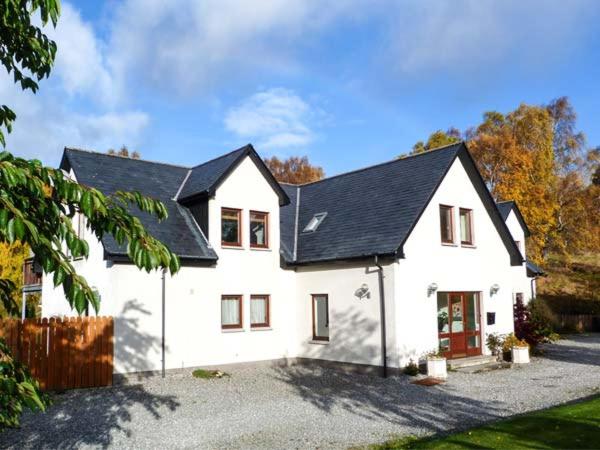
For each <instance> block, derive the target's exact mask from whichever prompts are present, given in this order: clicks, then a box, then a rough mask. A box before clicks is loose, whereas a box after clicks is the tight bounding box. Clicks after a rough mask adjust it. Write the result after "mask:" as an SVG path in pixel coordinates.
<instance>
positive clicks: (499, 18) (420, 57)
mask: <svg viewBox="0 0 600 450" xmlns="http://www.w3.org/2000/svg"><path fill="white" fill-rule="evenodd" d="M597 12H598V11H597V8H595V7H594V5H593V2H590V1H588V0H577V1H570V2H560V1H539V0H538V1H521V0H518V1H517V0H511V1H509V0H507V1H498V2H496V1H481V0H455V1H452V2H434V1H421V2H406V3H403V4H402V5H401V6H400V5H398V4H397V5H396V7H395V8H393V10H392V11H390V12H388V14H389V15H390V17H391V19H390V20H388V25H389V28H388V45H387V46H386V49H385V53H386V60H387V61H388V62H390V61H391V66H392V67H395V68H396V69H397V70H399V71H400V72H404V73H412V74H417V75H423V73H426V72H428V71H433V70H449V71H451V72H461V73H469V72H471V71H473V70H475V71H477V72H479V71H482V70H483V71H486V70H488V71H489V70H492V71H494V70H496V69H497V68H498V67H499V66H501V65H507V64H510V65H511V66H513V67H515V68H516V66H518V67H519V68H520V69H522V68H527V67H536V68H538V69H541V70H543V69H544V67H546V65H547V64H548V63H549V62H552V61H554V60H555V58H561V57H563V56H565V55H568V54H569V52H571V51H572V49H573V48H576V47H577V46H578V45H580V44H581V43H582V42H584V39H581V36H578V35H579V34H580V33H583V32H584V31H583V30H585V27H582V24H583V23H584V22H585V21H586V20H587V21H589V20H590V19H591V18H592V17H594V16H595V15H597ZM394 23H396V24H397V25H398V26H393V24H394ZM576 37H579V38H580V39H574V38H576Z"/></svg>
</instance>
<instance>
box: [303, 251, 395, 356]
mask: <svg viewBox="0 0 600 450" xmlns="http://www.w3.org/2000/svg"><path fill="white" fill-rule="evenodd" d="M383 267H384V286H385V293H384V296H385V298H386V318H387V323H386V329H387V342H388V350H387V355H388V365H389V366H390V367H393V366H397V364H396V361H397V356H396V354H395V352H394V350H395V346H394V342H395V335H394V332H395V328H396V327H395V325H394V317H395V312H394V300H393V299H394V297H393V295H394V270H393V265H390V264H388V265H385V266H383ZM296 277H297V279H296V311H295V314H296V316H297V321H296V326H297V329H296V335H297V337H298V341H297V343H296V347H295V351H294V353H295V356H298V357H302V358H316V359H324V360H330V361H341V362H349V363H357V364H369V365H376V366H381V365H382V357H381V326H380V324H381V321H380V314H381V312H380V297H379V280H378V274H377V267H375V266H374V265H373V264H371V265H356V264H355V265H346V264H344V265H342V264H335V263H334V264H329V265H321V266H308V267H301V268H298V269H297V271H296ZM363 283H364V284H366V285H367V286H368V288H369V292H370V298H363V299H359V298H357V297H356V296H355V291H356V290H357V289H358V288H360V287H361V286H362V285H363ZM312 294H327V295H328V298H329V342H322V341H313V340H312V337H313V336H312Z"/></svg>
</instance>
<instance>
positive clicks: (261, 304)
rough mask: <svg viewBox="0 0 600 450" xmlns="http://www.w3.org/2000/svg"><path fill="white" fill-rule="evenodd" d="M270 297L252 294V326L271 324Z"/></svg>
mask: <svg viewBox="0 0 600 450" xmlns="http://www.w3.org/2000/svg"><path fill="white" fill-rule="evenodd" d="M269 303H270V297H269V296H268V295H252V296H250V327H251V328H261V327H268V326H270V325H271V324H270V321H271V318H270V306H271V305H270V304H269Z"/></svg>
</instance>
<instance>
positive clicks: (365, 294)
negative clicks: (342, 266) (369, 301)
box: [354, 283, 371, 300]
mask: <svg viewBox="0 0 600 450" xmlns="http://www.w3.org/2000/svg"><path fill="white" fill-rule="evenodd" d="M354 295H355V296H356V297H358V299H359V300H362V299H363V298H371V293H370V292H369V286H368V285H367V284H366V283H363V284H362V285H361V286H360V287H359V288H358V289H357V290H356V291H354Z"/></svg>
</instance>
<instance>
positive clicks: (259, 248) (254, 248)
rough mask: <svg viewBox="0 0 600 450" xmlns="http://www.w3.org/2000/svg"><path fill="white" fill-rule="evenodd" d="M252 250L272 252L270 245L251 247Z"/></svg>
mask: <svg viewBox="0 0 600 450" xmlns="http://www.w3.org/2000/svg"><path fill="white" fill-rule="evenodd" d="M250 250H252V251H253V252H254V251H256V252H270V251H272V250H271V249H270V248H269V247H250Z"/></svg>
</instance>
